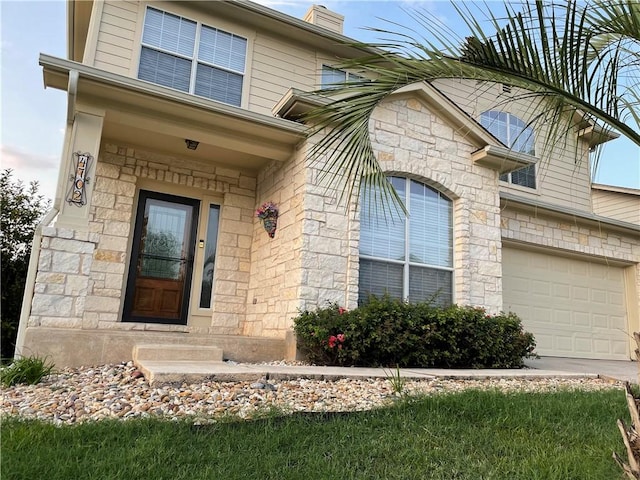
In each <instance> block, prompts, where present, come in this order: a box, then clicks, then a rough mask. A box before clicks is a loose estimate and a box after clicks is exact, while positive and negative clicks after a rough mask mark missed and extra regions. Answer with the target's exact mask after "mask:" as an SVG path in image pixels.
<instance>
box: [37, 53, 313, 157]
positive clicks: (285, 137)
mask: <svg viewBox="0 0 640 480" xmlns="http://www.w3.org/2000/svg"><path fill="white" fill-rule="evenodd" d="M40 65H41V66H42V67H43V74H44V84H45V86H46V87H52V88H56V89H60V90H65V91H67V92H68V95H69V110H68V117H69V118H68V120H71V121H72V117H73V114H74V110H75V106H72V105H75V104H76V102H80V101H82V103H83V104H87V103H88V104H91V105H93V106H95V107H97V108H103V109H104V110H105V111H106V114H105V125H106V126H105V130H106V134H108V133H109V132H110V131H112V132H113V134H114V135H115V134H117V133H119V134H125V133H126V131H127V130H129V131H131V130H132V129H142V128H144V129H146V130H145V131H146V132H149V133H151V134H156V135H162V136H166V135H173V136H175V137H179V138H180V139H182V140H181V142H182V145H184V139H185V138H189V139H192V140H196V141H198V142H200V143H203V144H208V145H212V146H213V147H215V148H217V149H221V148H222V149H224V150H223V153H224V155H221V156H225V157H226V158H229V159H231V158H232V159H233V161H229V162H227V163H230V164H234V163H237V165H236V166H238V167H244V168H251V169H255V168H259V167H261V166H262V165H264V164H265V162H267V161H270V160H278V161H285V160H287V159H289V158H290V157H291V155H292V154H293V152H294V151H295V148H296V146H297V145H298V144H299V143H300V142H301V141H302V140H304V139H305V138H306V130H307V129H306V127H305V126H304V125H300V124H298V123H295V122H291V121H289V120H285V119H281V118H275V117H270V116H267V115H262V114H258V113H255V112H251V111H248V110H244V109H241V108H238V107H234V106H230V105H226V104H223V103H220V102H216V101H213V100H208V99H206V98H202V97H197V96H194V95H189V94H186V93H183V92H179V91H176V90H173V89H169V88H165V87H161V86H158V85H154V84H151V83H148V82H144V81H141V80H138V79H135V78H129V77H124V76H122V75H117V74H114V73H111V72H105V71H104V70H100V69H96V68H94V67H90V66H87V65H83V64H80V63H77V62H72V61H69V60H64V59H61V58H56V57H51V56H48V55H40ZM109 129H111V130H109ZM104 135H105V134H103V136H104ZM220 151H221V152H222V150H220ZM187 153H189V152H187Z"/></svg>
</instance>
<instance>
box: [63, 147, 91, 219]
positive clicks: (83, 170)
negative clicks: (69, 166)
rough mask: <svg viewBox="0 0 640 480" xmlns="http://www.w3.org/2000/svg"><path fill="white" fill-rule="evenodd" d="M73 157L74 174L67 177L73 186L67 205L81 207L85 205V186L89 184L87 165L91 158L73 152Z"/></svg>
mask: <svg viewBox="0 0 640 480" xmlns="http://www.w3.org/2000/svg"><path fill="white" fill-rule="evenodd" d="M73 157H74V160H75V172H74V173H73V174H71V175H70V176H69V179H70V180H71V181H72V182H73V185H72V187H71V191H70V192H69V198H67V202H69V205H71V204H73V205H77V206H78V207H82V206H83V205H86V203H87V193H86V186H87V183H89V177H87V172H88V171H89V165H90V163H91V160H93V157H92V156H91V155H90V154H89V153H80V152H75V153H74V154H73Z"/></svg>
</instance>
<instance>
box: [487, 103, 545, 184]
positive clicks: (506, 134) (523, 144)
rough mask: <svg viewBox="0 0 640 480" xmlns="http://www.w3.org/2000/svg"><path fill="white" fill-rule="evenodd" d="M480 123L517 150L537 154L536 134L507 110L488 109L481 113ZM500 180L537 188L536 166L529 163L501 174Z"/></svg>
mask: <svg viewBox="0 0 640 480" xmlns="http://www.w3.org/2000/svg"><path fill="white" fill-rule="evenodd" d="M480 124H481V125H482V126H483V127H485V128H486V129H487V130H489V132H491V134H492V135H493V136H494V137H496V138H497V139H498V140H500V141H501V142H502V143H504V144H505V145H506V146H508V147H509V148H512V149H513V150H515V151H516V152H521V153H527V154H529V155H535V135H534V133H533V129H532V128H531V127H527V124H526V123H525V122H524V121H522V120H521V119H519V118H518V117H516V116H515V115H511V114H510V113H506V112H498V111H494V110H491V111H488V112H484V113H483V114H482V115H480ZM500 180H502V181H505V182H509V183H512V184H514V185H521V186H523V187H529V188H536V168H535V165H529V166H527V167H524V168H520V169H518V170H515V171H513V172H511V173H504V174H502V175H500Z"/></svg>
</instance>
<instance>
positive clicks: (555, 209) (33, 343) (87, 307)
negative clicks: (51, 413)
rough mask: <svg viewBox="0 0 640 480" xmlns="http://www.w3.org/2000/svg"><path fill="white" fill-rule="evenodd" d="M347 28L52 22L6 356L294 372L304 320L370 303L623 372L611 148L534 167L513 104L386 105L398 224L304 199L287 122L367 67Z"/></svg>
mask: <svg viewBox="0 0 640 480" xmlns="http://www.w3.org/2000/svg"><path fill="white" fill-rule="evenodd" d="M342 23H343V18H342V16H341V15H339V14H337V13H334V12H331V11H329V10H327V9H325V8H324V7H319V6H311V8H310V9H309V12H308V13H307V15H306V17H305V19H304V20H301V19H295V18H292V17H290V16H287V15H284V14H282V13H279V12H277V11H275V10H271V9H269V8H266V7H264V6H261V5H258V4H254V3H251V2H248V1H243V0H240V1H226V2H217V1H216V2H214V1H211V2H202V1H194V2H191V1H180V2H170V1H167V2H145V1H124V0H118V1H114V0H104V1H101V0H94V1H81V2H70V3H69V4H68V33H69V34H68V39H69V43H68V58H67V59H61V58H54V57H51V56H48V55H41V57H40V64H41V66H42V68H43V73H44V83H45V86H46V87H51V88H57V89H62V90H65V91H66V92H67V94H68V108H67V123H68V125H67V129H66V136H65V143H64V150H63V153H62V156H61V164H60V174H59V181H58V189H57V195H56V199H55V202H54V209H53V210H52V211H51V212H50V213H49V215H47V217H46V218H45V219H44V220H43V222H42V223H41V225H40V227H39V228H38V231H37V233H36V237H35V239H34V248H33V254H32V261H31V265H30V271H29V279H28V282H27V288H26V291H25V301H24V304H23V311H22V317H21V323H20V328H19V333H18V342H17V352H18V353H19V354H29V353H38V354H42V355H50V356H51V357H52V359H53V360H54V361H55V362H56V364H58V365H80V364H84V365H87V364H97V363H105V362H117V361H123V360H128V359H130V358H131V352H132V349H133V347H134V346H135V345H140V344H145V343H146V344H164V345H176V344H177V345H192V346H197V345H215V346H219V347H221V348H222V349H223V351H224V357H225V358H230V359H234V360H247V361H255V360H267V359H281V358H283V357H286V358H292V357H294V356H295V339H294V338H293V335H292V330H291V327H292V318H293V317H295V316H296V315H297V313H298V311H299V309H312V308H315V307H318V306H323V305H326V302H328V301H330V302H337V303H338V304H340V305H343V306H345V307H346V308H355V307H356V306H357V305H358V301H359V299H362V298H364V297H365V296H366V295H367V294H369V293H378V294H379V293H383V292H389V293H391V294H393V295H396V296H398V297H402V298H407V299H409V300H410V301H417V300H423V299H432V300H434V301H436V302H440V303H451V302H455V303H459V304H469V305H478V306H483V307H485V308H486V309H487V310H488V311H489V312H493V313H497V312H499V311H501V310H505V311H506V310H512V311H515V312H516V313H518V314H519V315H520V316H521V317H522V318H523V321H524V324H525V327H526V328H527V329H528V330H529V331H532V332H533V333H534V334H535V336H536V339H537V343H538V352H539V353H540V354H541V355H555V356H567V357H584V358H602V359H629V358H630V357H631V351H632V349H631V341H630V335H629V334H630V332H632V331H635V330H638V329H639V327H640V325H639V313H638V312H639V304H640V299H639V292H640V266H639V264H640V226H639V225H638V220H637V218H636V217H633V216H630V217H628V218H627V217H625V218H620V217H617V216H615V215H613V214H609V213H608V212H606V211H598V210H594V206H595V201H594V202H593V203H592V196H591V185H590V172H589V162H588V152H589V149H590V148H591V147H592V146H594V145H595V144H596V143H599V142H602V141H607V140H610V137H608V136H607V135H604V134H602V133H601V132H598V130H597V129H596V128H595V127H594V126H592V125H577V127H576V134H575V135H572V136H570V138H567V142H566V144H565V146H564V147H563V148H562V149H560V148H556V149H553V150H552V151H545V150H544V149H543V148H542V145H541V139H542V138H543V137H544V135H543V132H536V131H533V130H531V129H527V128H526V124H527V120H528V119H527V114H528V113H529V110H528V109H527V107H528V106H527V105H522V104H519V103H518V102H514V103H509V104H507V106H506V107H504V108H502V109H501V111H498V110H496V109H495V105H496V99H501V98H504V96H508V95H511V94H512V93H511V92H510V91H509V88H508V87H505V86H503V85H482V86H479V85H477V84H476V83H475V82H471V81H464V80H458V81H446V82H445V81H441V82H434V83H433V84H427V83H420V84H415V85H410V86H408V87H404V88H402V89H400V90H398V91H397V92H396V93H395V94H394V95H392V96H391V97H390V98H389V99H388V100H387V101H385V102H384V103H383V104H382V105H381V106H380V107H379V108H377V109H376V111H375V112H374V116H373V119H372V121H371V124H370V133H371V138H372V141H373V145H374V149H375V151H376V153H377V155H378V158H379V160H380V162H381V164H382V166H383V168H384V169H385V171H387V172H388V174H389V176H390V177H391V181H392V182H393V183H394V185H395V186H396V188H397V190H398V191H399V192H400V194H401V195H403V196H404V198H405V203H406V205H407V208H408V210H409V212H410V217H409V219H408V220H407V219H404V220H402V222H394V223H387V222H385V221H384V220H385V219H384V218H381V219H380V218H379V219H378V220H381V222H378V223H376V222H373V220H371V219H372V218H373V219H375V217H376V216H378V217H379V216H380V214H377V213H375V212H373V213H372V212H370V211H367V212H365V211H363V210H361V209H360V208H358V207H354V206H353V204H352V206H350V207H349V208H345V206H344V205H342V204H340V203H339V202H338V195H337V193H336V192H334V191H331V190H328V189H327V188H325V186H323V185H322V184H321V181H320V180H319V168H320V167H321V165H320V164H318V163H313V162H312V161H311V160H310V159H309V155H308V152H309V149H310V148H311V147H312V145H313V144H314V143H315V142H316V141H317V138H314V137H311V138H307V127H306V126H305V125H303V124H301V123H299V122H298V121H296V119H297V118H298V117H299V114H300V113H301V112H304V111H305V110H307V109H308V108H310V106H311V105H312V104H313V103H314V102H315V101H316V100H314V99H312V98H310V97H309V96H308V95H306V94H305V93H306V92H310V91H312V90H314V89H316V88H317V87H318V86H319V85H321V84H323V82H324V83H326V82H335V81H336V80H346V79H348V78H349V76H351V75H357V73H358V72H344V71H341V70H338V69H336V68H334V65H335V64H336V63H337V62H338V59H339V58H345V57H353V56H358V55H362V53H363V51H361V50H358V48H356V47H354V46H347V45H345V44H344V43H343V42H342V41H343V40H344V39H345V37H343V36H342ZM480 87H481V88H480ZM507 146H513V147H514V148H513V149H511V150H509V149H508V148H507ZM594 199H595V197H594ZM265 202H273V203H274V204H275V205H276V206H277V208H278V210H279V217H278V219H277V222H278V223H277V230H276V232H275V235H274V236H273V238H271V236H270V235H268V234H267V232H265V230H264V228H263V225H262V223H261V222H260V221H259V219H258V218H256V215H255V212H256V209H257V208H259V207H260V206H261V205H262V204H264V203H265ZM367 208H368V207H366V206H363V207H362V209H364V210H366V209H367Z"/></svg>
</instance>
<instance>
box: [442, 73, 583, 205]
mask: <svg viewBox="0 0 640 480" xmlns="http://www.w3.org/2000/svg"><path fill="white" fill-rule="evenodd" d="M434 85H435V86H436V87H437V88H439V89H440V90H441V91H442V92H443V93H444V94H445V95H446V96H447V97H449V98H450V99H451V100H452V101H454V102H455V103H457V104H458V105H459V106H460V107H461V108H462V109H463V110H464V111H465V112H466V113H467V114H468V115H470V116H472V117H473V118H476V119H479V117H480V114H481V113H482V112H485V111H487V110H491V109H496V110H502V111H508V112H510V113H513V114H514V115H516V116H518V117H520V118H522V119H523V120H525V121H527V117H529V118H531V115H532V114H533V106H534V105H533V103H532V102H531V101H530V100H515V101H513V102H510V103H505V100H507V99H509V98H513V96H515V95H516V94H517V93H516V89H515V88H513V90H512V91H513V93H511V94H507V93H504V92H503V90H502V84H493V85H487V84H484V83H477V82H476V81H475V80H446V81H445V80H441V81H437V82H434ZM534 129H535V134H536V152H537V153H538V158H539V161H538V166H537V172H536V182H537V188H536V189H535V190H532V189H528V188H526V187H519V186H512V185H506V184H501V189H502V190H505V191H509V192H511V193H513V194H516V195H520V196H523V197H526V198H530V199H532V200H534V199H536V200H541V201H545V202H550V203H554V204H556V205H561V206H565V207H571V208H577V209H580V210H584V211H586V212H589V211H591V198H590V197H591V192H590V187H591V182H590V175H589V162H588V155H587V149H586V146H585V144H584V143H583V142H581V141H579V140H578V139H577V138H576V137H569V138H567V143H566V144H565V143H564V142H561V143H560V144H559V145H558V146H557V147H556V148H555V149H553V151H548V150H547V151H545V148H544V139H545V132H544V131H542V130H540V128H539V127H534ZM578 142H579V143H578Z"/></svg>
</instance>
